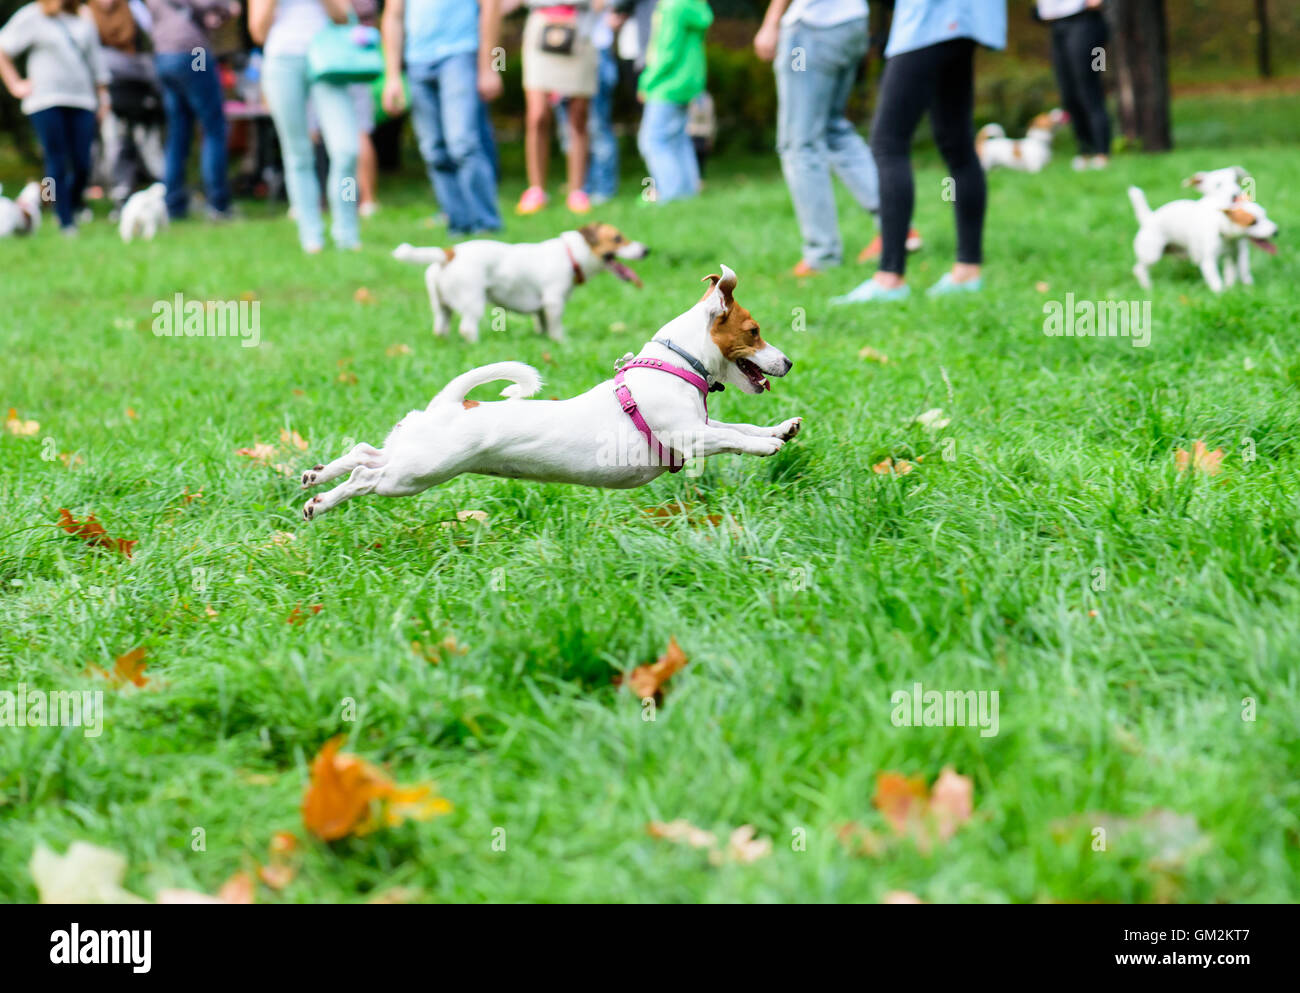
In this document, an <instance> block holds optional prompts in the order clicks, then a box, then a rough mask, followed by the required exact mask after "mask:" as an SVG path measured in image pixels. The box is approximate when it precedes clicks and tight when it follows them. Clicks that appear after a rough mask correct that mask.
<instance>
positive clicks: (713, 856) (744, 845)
mask: <svg viewBox="0 0 1300 993" xmlns="http://www.w3.org/2000/svg"><path fill="white" fill-rule="evenodd" d="M771 854H772V840H771V839H770V838H755V837H754V825H752V824H742V825H741V826H740V827H738V828H736V830H734V831H732V832H731V834H730V836H729V837H728V838H727V844H726V847H725V848H722V849H720V850H715V851H713V852H710V853H709V861H710V862H712V863H713V864H714V865H722V864H723V863H724V862H736V863H738V864H740V865H749V864H751V863H753V862H757V861H758V860H759V859H765V858H767V857H768V856H769V855H771Z"/></svg>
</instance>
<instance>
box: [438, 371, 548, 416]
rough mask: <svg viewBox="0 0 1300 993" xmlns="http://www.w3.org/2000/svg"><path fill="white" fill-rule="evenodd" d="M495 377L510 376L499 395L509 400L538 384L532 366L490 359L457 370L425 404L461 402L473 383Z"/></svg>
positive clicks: (529, 393) (526, 393)
mask: <svg viewBox="0 0 1300 993" xmlns="http://www.w3.org/2000/svg"><path fill="white" fill-rule="evenodd" d="M498 379H508V380H510V383H511V385H510V386H507V387H506V388H505V389H504V390H502V391H501V395H502V396H503V397H509V398H510V399H512V400H522V399H523V398H524V397H530V396H532V395H533V394H534V393H536V392H537V391H538V390H540V389H541V388H542V377H541V376H540V375H539V374H538V372H537V370H536V369H534V368H533V367H532V366H530V365H525V364H524V363H522V362H493V363H492V364H491V365H481V366H479V367H478V368H477V369H471V370H470V371H469V372H463V373H461V374H460V375H459V376H457V377H456V378H455V379H453V380H452V381H451V382H450V383H448V384H447V385H446V386H444V387H443V388H442V389H441V390H439V391H438V395H437V396H436V397H434V398H433V400H432V402H431V403H430V404H429V407H430V409H432V408H433V407H435V406H438V405H441V404H452V405H454V406H457V407H459V406H461V405H462V404H463V403H464V400H465V395H466V394H467V393H469V391H470V390H472V389H474V387H476V386H482V385H483V384H484V383H491V382H493V381H494V380H498Z"/></svg>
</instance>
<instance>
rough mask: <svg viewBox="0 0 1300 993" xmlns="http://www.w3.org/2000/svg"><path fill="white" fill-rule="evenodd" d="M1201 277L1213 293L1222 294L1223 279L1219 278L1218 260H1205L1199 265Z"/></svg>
mask: <svg viewBox="0 0 1300 993" xmlns="http://www.w3.org/2000/svg"><path fill="white" fill-rule="evenodd" d="M1201 275H1202V276H1204V277H1205V283H1206V285H1207V286H1209V287H1210V291H1211V292H1213V293H1222V292H1223V279H1222V278H1221V277H1220V276H1219V260H1218V259H1215V258H1209V259H1206V260H1205V261H1204V262H1202V263H1201Z"/></svg>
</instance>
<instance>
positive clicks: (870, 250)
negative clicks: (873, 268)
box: [858, 228, 924, 262]
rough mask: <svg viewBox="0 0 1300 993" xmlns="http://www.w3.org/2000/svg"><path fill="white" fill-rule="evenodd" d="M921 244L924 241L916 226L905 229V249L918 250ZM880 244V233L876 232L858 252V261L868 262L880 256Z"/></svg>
mask: <svg viewBox="0 0 1300 993" xmlns="http://www.w3.org/2000/svg"><path fill="white" fill-rule="evenodd" d="M922 244H924V242H922V241H921V232H920V231H918V230H916V228H909V229H908V231H907V241H906V242H905V243H904V245H905V247H906V248H907V250H908V251H909V252H919V251H920V250H921V245H922ZM880 245H881V242H880V235H879V233H877V234H876V236H875V237H874V238H872V239H871V243H870V244H869V245H867V247H866V248H864V249H863V250H862V251H861V252H859V253H858V261H859V262H870V261H871V260H872V259H878V258H880Z"/></svg>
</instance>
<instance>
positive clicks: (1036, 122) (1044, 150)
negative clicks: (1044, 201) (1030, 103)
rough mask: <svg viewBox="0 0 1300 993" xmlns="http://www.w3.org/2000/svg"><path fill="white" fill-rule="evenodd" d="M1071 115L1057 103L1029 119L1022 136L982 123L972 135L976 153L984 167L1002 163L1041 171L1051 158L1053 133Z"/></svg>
mask: <svg viewBox="0 0 1300 993" xmlns="http://www.w3.org/2000/svg"><path fill="white" fill-rule="evenodd" d="M1069 119H1070V115H1069V114H1067V113H1066V112H1065V111H1063V110H1061V109H1060V108H1059V107H1058V108H1056V109H1055V110H1049V111H1048V112H1047V113H1045V114H1039V115H1038V116H1037V117H1035V118H1034V119H1033V120H1032V121H1030V122H1029V130H1028V131H1026V132H1025V136H1024V137H1023V138H1008V137H1007V133H1006V132H1005V131H1003V130H1002V125H1000V124H985V125H984V127H982V128H980V129H979V131H978V132H977V133H976V135H975V154H976V155H978V156H979V160H980V165H982V166H983V167H984V171H985V172H988V171H989V170H991V169H996V168H998V166H1005V167H1006V168H1008V169H1016V170H1018V171H1020V172H1041V171H1042V169H1043V167H1044V166H1045V165H1047V163H1048V162H1050V161H1052V135H1053V134H1054V133H1055V132H1056V129H1057V128H1059V127H1060V126H1061V125H1062V124H1065V123H1066V122H1067V121H1069Z"/></svg>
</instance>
